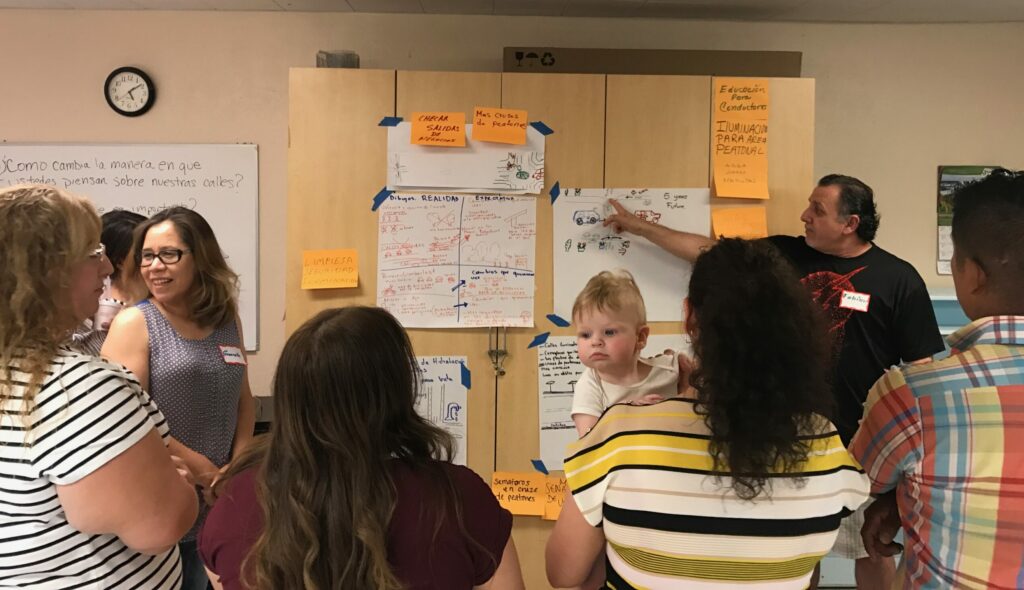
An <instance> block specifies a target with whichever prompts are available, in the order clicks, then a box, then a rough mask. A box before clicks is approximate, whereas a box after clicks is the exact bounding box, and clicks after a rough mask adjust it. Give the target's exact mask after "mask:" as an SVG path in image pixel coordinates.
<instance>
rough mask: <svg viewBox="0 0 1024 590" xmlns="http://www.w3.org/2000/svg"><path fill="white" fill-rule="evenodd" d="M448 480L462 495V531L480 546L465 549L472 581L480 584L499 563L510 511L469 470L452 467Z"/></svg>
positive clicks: (505, 541) (505, 538) (509, 524)
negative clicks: (469, 563)
mask: <svg viewBox="0 0 1024 590" xmlns="http://www.w3.org/2000/svg"><path fill="white" fill-rule="evenodd" d="M452 479H453V480H454V482H455V485H456V486H457V487H458V489H459V493H460V494H461V495H462V521H463V523H464V525H465V527H466V531H467V532H468V533H469V536H470V537H471V538H472V539H473V540H474V541H476V542H477V543H479V545H480V546H479V547H470V548H469V553H470V557H471V559H472V560H473V568H474V571H473V583H474V584H476V585H480V584H483V583H485V582H487V581H488V580H490V579H491V578H493V577H494V572H495V571H496V570H497V569H498V564H499V563H501V557H502V554H503V553H504V551H505V545H506V544H507V543H508V539H509V537H510V536H511V535H512V513H511V512H509V511H508V510H505V509H504V508H502V507H501V505H500V504H498V500H497V498H495V497H494V493H493V492H491V488H490V486H488V485H487V484H486V483H485V482H484V480H483V479H481V478H480V476H479V475H477V474H476V473H474V472H473V471H471V470H469V469H467V468H465V467H459V466H453V467H452Z"/></svg>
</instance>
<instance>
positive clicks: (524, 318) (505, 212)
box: [377, 193, 537, 328]
mask: <svg viewBox="0 0 1024 590" xmlns="http://www.w3.org/2000/svg"><path fill="white" fill-rule="evenodd" d="M377 213H378V229H379V236H378V238H379V239H378V242H377V245H378V251H377V305H379V306H381V307H383V308H385V309H387V310H388V311H390V312H391V313H392V314H394V315H395V317H397V318H398V320H399V321H400V322H402V325H403V326H405V327H406V328H469V327H482V326H514V327H529V326H533V295H534V278H533V275H534V270H535V266H534V262H535V258H536V256H535V253H536V235H537V201H536V199H535V198H534V197H518V196H510V195H452V194H407V193H396V194H393V195H391V196H390V197H388V199H387V200H385V201H384V202H383V203H382V204H381V206H380V208H379V209H378V210H377Z"/></svg>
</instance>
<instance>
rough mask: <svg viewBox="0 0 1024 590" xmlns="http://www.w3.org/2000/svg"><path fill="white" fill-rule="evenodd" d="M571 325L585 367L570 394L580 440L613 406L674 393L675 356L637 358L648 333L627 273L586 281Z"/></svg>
mask: <svg viewBox="0 0 1024 590" xmlns="http://www.w3.org/2000/svg"><path fill="white" fill-rule="evenodd" d="M572 321H573V324H574V325H575V326H576V345H577V351H578V352H579V356H580V362H581V363H583V366H584V367H586V368H585V369H584V371H583V374H582V375H581V376H580V379H579V381H577V382H576V385H575V387H574V389H573V396H572V421H573V423H574V424H575V425H576V432H577V433H579V435H580V436H583V435H584V434H586V433H587V432H589V431H590V429H591V428H593V426H594V424H596V423H597V419H598V418H599V417H600V416H601V414H603V413H604V411H605V410H606V409H607V408H608V407H609V406H611V405H613V404H617V403H622V402H629V401H646V402H654V401H660V400H662V399H664V398H666V397H671V396H674V395H676V393H677V391H678V382H679V360H678V358H677V355H676V353H675V352H673V351H671V350H669V351H665V353H664V354H660V355H658V356H655V357H651V358H641V356H640V352H641V351H642V350H643V349H644V346H646V345H647V337H648V335H649V334H650V331H651V329H650V327H649V326H648V325H647V309H646V307H645V306H644V298H643V296H642V295H641V294H640V289H639V288H638V287H637V286H636V281H634V280H633V275H631V274H629V272H627V271H625V270H616V271H601V272H600V273H598V274H597V275H595V276H594V277H592V278H591V279H590V280H589V281H587V285H586V286H585V287H584V288H583V291H581V292H580V294H579V295H577V296H576V302H575V303H574V304H573V306H572Z"/></svg>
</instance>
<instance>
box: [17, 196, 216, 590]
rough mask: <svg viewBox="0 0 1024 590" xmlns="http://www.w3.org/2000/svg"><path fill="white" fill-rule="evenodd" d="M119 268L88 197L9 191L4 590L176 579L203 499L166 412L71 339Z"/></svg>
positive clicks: (166, 584)
mask: <svg viewBox="0 0 1024 590" xmlns="http://www.w3.org/2000/svg"><path fill="white" fill-rule="evenodd" d="M111 270H112V268H111V265H110V262H109V261H108V260H107V258H106V255H105V251H104V248H103V245H102V244H101V243H100V220H99V218H98V217H97V216H96V211H95V210H94V209H93V207H92V205H91V204H90V203H89V202H88V201H87V200H86V199H84V198H82V197H77V196H73V195H70V194H68V193H65V192H63V191H60V190H58V189H55V188H53V187H49V186H41V185H25V186H16V187H13V188H9V189H5V190H2V191H0V587H4V588H13V587H19V588H23V587H38V588H41V587H46V588H115V589H121V588H123V589H127V588H152V589H157V590H172V589H177V588H179V587H180V584H181V560H180V558H179V556H178V550H177V548H176V546H175V544H176V543H177V541H178V539H179V538H180V537H181V535H182V534H184V533H185V531H187V530H188V528H189V527H190V526H192V522H193V521H194V520H195V517H196V497H195V492H194V491H193V490H192V486H191V485H190V484H189V483H188V482H187V481H186V480H185V479H184V478H183V477H182V476H181V475H180V474H179V473H178V472H176V471H175V467H174V464H173V463H172V460H171V457H170V455H169V454H168V452H167V448H166V446H165V444H164V441H162V440H161V438H163V439H164V440H166V439H167V438H168V435H167V425H166V422H165V421H164V417H163V415H162V414H161V413H160V410H158V409H157V407H156V405H155V404H154V403H153V400H152V399H150V397H149V395H147V394H146V392H145V391H143V390H142V388H141V387H139V383H138V382H137V381H136V380H135V379H134V378H132V377H131V376H130V375H128V374H126V373H125V372H123V371H122V370H121V369H120V368H119V367H116V366H114V365H112V364H110V363H107V362H105V361H103V360H101V359H99V358H97V357H95V356H91V355H85V354H81V353H78V352H74V351H72V350H71V349H70V348H68V347H67V346H65V343H67V342H68V339H69V336H70V333H71V331H72V330H73V329H74V328H75V327H76V326H78V325H79V324H80V323H81V322H82V321H83V320H84V319H85V318H87V317H90V316H92V315H93V314H94V313H96V307H97V305H98V303H99V296H100V293H101V292H102V291H103V283H104V279H105V278H106V277H107V276H108V275H110V272H111Z"/></svg>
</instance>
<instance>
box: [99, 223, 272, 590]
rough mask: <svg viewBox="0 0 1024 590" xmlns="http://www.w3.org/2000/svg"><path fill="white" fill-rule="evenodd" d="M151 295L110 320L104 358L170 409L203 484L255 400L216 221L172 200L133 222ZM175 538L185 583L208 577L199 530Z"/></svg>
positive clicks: (246, 433)
mask: <svg viewBox="0 0 1024 590" xmlns="http://www.w3.org/2000/svg"><path fill="white" fill-rule="evenodd" d="M132 251H133V252H134V256H135V262H136V265H135V266H136V267H137V268H139V269H140V271H141V273H142V279H143V280H144V281H145V283H146V287H147V288H148V289H149V292H150V297H149V298H148V299H146V300H144V301H142V302H141V303H139V304H138V305H137V306H135V307H131V308H128V309H125V310H124V311H122V312H121V313H119V314H118V315H117V317H116V318H114V322H113V323H112V324H111V326H110V333H109V334H108V335H107V340H106V342H105V343H104V345H103V356H104V357H106V358H109V359H111V360H113V361H116V362H119V363H122V364H123V365H124V366H126V367H127V368H128V369H130V370H131V371H132V372H133V373H134V374H135V375H136V376H137V377H138V378H139V382H140V383H142V385H143V387H145V388H146V389H147V390H148V391H149V392H150V394H151V395H152V396H153V399H155V400H156V402H157V403H158V404H160V407H161V409H162V410H163V411H164V414H165V415H166V416H167V424H168V426H169V427H170V430H171V442H170V447H171V451H172V452H173V453H174V454H175V455H177V456H179V457H181V458H182V459H183V460H184V461H185V463H186V464H187V465H188V467H189V469H190V470H191V471H192V473H194V474H195V477H196V479H197V481H198V483H199V485H200V486H201V487H202V488H203V490H204V491H208V490H209V488H210V486H211V485H212V483H213V481H214V479H215V478H216V477H217V474H218V473H219V471H220V470H221V468H223V467H224V466H225V465H227V464H228V462H229V461H230V460H231V459H232V458H233V457H235V456H237V455H238V453H239V452H240V451H241V450H242V449H244V448H245V446H246V445H248V444H249V441H250V440H251V439H252V432H253V426H254V424H255V418H256V414H255V408H254V404H253V399H252V395H251V393H250V390H249V377H248V372H247V369H246V359H245V352H244V347H243V346H242V333H241V328H240V323H239V321H238V303H237V300H236V294H237V284H238V277H237V275H235V273H234V272H232V271H231V269H230V268H229V267H228V265H227V262H226V261H225V260H224V255H223V254H222V253H221V249H220V246H219V245H218V244H217V238H216V237H215V236H214V234H213V229H212V228H211V227H210V225H209V224H208V223H207V222H206V220H205V219H203V217H202V216H201V215H199V214H198V213H196V212H195V211H192V210H191V209H186V208H184V207H173V208H171V209H166V210H164V211H161V212H160V213H157V214H156V215H154V216H153V217H150V218H149V219H148V220H146V221H145V222H143V223H142V224H141V225H139V227H138V229H137V230H136V232H135V243H134V247H133V248H132ZM205 515H206V507H205V506H204V507H202V508H201V510H200V514H199V519H198V521H197V522H196V526H195V527H193V529H192V530H190V531H189V532H188V534H186V535H185V538H184V539H183V540H182V542H181V544H180V545H179V547H180V549H181V552H182V563H183V564H184V583H183V584H182V588H183V590H204V589H205V588H206V587H207V584H208V581H207V578H206V572H205V571H204V569H203V565H202V562H201V561H200V560H199V557H198V554H197V553H196V541H195V537H196V532H197V531H198V529H199V526H200V525H201V524H202V522H203V519H204V518H205Z"/></svg>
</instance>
